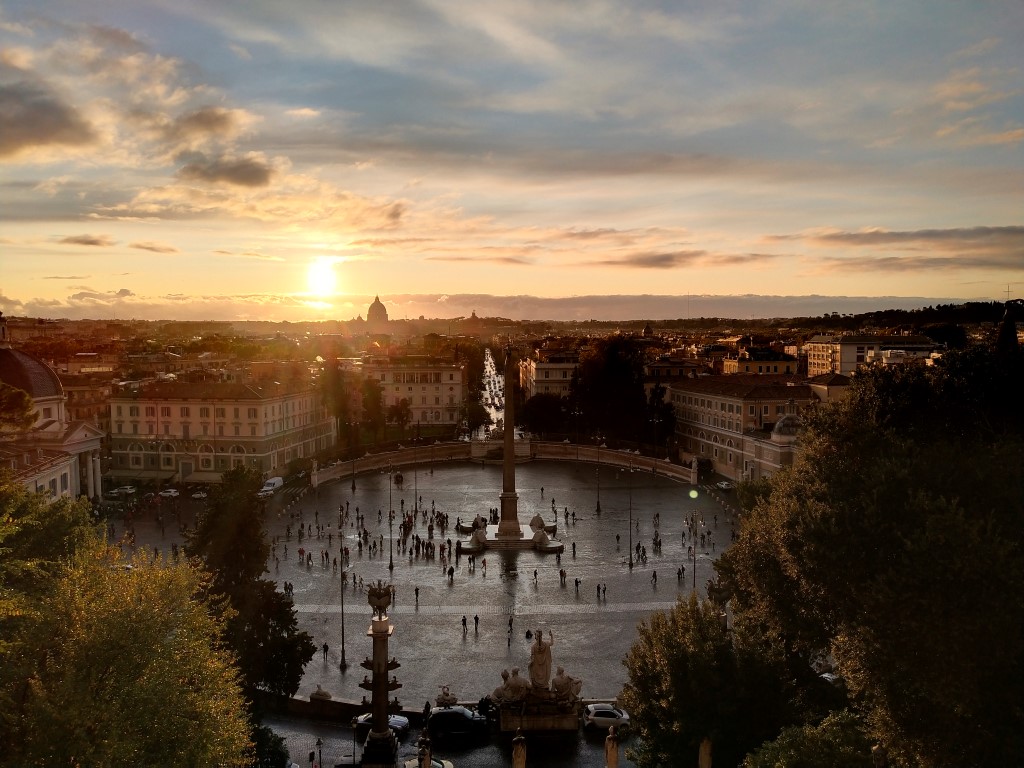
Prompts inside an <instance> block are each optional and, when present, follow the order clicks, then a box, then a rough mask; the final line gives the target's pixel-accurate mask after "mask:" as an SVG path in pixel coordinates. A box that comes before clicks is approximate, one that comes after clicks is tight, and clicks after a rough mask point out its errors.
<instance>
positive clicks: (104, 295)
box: [68, 288, 135, 303]
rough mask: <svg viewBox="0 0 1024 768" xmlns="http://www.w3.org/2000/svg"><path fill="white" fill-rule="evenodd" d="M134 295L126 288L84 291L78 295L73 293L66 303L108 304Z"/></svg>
mask: <svg viewBox="0 0 1024 768" xmlns="http://www.w3.org/2000/svg"><path fill="white" fill-rule="evenodd" d="M134 295H135V293H134V292H132V291H130V290H128V289H127V288H121V289H120V290H118V291H94V290H84V291H79V292H78V293H73V294H71V295H70V296H68V301H71V302H82V301H88V302H103V303H109V302H112V301H116V300H117V299H127V298H128V297H130V296H134Z"/></svg>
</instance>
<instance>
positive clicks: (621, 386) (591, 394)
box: [571, 335, 648, 441]
mask: <svg viewBox="0 0 1024 768" xmlns="http://www.w3.org/2000/svg"><path fill="white" fill-rule="evenodd" d="M574 384H575V389H574V390H573V392H572V395H571V399H572V401H573V402H575V403H578V404H579V407H580V409H581V410H582V412H583V416H582V417H581V423H584V424H586V426H587V428H588V430H590V431H599V432H601V433H603V434H604V435H606V436H607V437H610V438H615V439H619V440H630V441H638V440H640V439H641V438H642V437H643V435H644V434H645V432H646V430H645V421H646V420H647V418H648V415H647V414H648V409H647V398H646V396H645V395H644V353H643V347H642V346H641V344H640V340H639V339H638V338H634V337H630V336H618V335H616V336H609V337H607V338H604V339H597V340H596V341H595V342H594V343H593V344H592V345H591V346H590V347H588V348H587V349H586V350H584V352H583V353H582V354H581V355H580V365H579V376H578V377H576V378H575V379H574Z"/></svg>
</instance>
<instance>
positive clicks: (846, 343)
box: [804, 335, 939, 377]
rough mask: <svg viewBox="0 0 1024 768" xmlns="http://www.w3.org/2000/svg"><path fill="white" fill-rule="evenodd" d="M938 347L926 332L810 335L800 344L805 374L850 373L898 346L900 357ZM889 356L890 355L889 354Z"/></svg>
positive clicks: (923, 354) (925, 353)
mask: <svg viewBox="0 0 1024 768" xmlns="http://www.w3.org/2000/svg"><path fill="white" fill-rule="evenodd" d="M938 348H939V345H937V344H936V343H935V342H934V341H932V340H931V339H929V338H928V337H927V336H860V335H856V336H822V335H818V336H812V337H811V338H810V339H809V340H808V341H807V343H806V344H805V345H804V349H805V351H806V352H807V375H808V376H810V377H814V376H821V375H822V374H825V373H839V374H842V375H843V376H852V375H853V374H854V373H855V372H856V371H857V369H858V368H860V367H861V366H864V365H870V364H871V363H872V362H873V361H875V360H880V359H882V358H883V356H884V353H885V352H890V353H891V352H892V351H895V350H899V351H900V352H901V353H902V355H901V359H906V357H907V356H908V355H909V356H912V357H921V358H927V357H929V356H930V355H931V353H932V352H935V351H936V350H937V349H938ZM890 357H891V355H890Z"/></svg>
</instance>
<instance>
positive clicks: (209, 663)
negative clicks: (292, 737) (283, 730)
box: [0, 476, 251, 766]
mask: <svg viewBox="0 0 1024 768" xmlns="http://www.w3.org/2000/svg"><path fill="white" fill-rule="evenodd" d="M48 502H49V500H48V499H47V498H46V497H45V496H44V495H43V494H30V493H27V492H26V491H25V489H24V488H22V487H21V486H20V485H19V484H17V483H14V482H12V481H10V479H9V477H2V476H0V589H2V590H3V600H2V602H3V605H2V608H3V610H2V611H0V743H3V744H4V745H5V747H4V749H3V750H2V751H0V765H11V766H25V765H114V766H116V765H126V766H127V765H209V764H241V763H243V762H245V761H247V760H248V759H249V757H250V755H251V749H250V743H249V732H250V726H249V723H248V718H247V713H246V702H245V700H244V698H243V697H242V693H241V688H240V686H239V683H238V675H237V672H236V670H235V667H234V663H233V658H232V656H231V654H230V653H229V652H228V651H227V650H226V649H225V648H224V646H223V644H222V642H221V625H220V623H219V620H218V619H216V618H215V617H214V616H213V613H212V611H211V610H210V606H209V605H208V603H207V602H206V600H205V598H204V595H205V594H206V588H207V582H206V576H205V575H204V574H202V573H201V572H199V571H197V570H196V569H195V568H193V567H192V566H190V565H188V564H185V563H180V564H170V563H165V562H163V561H160V560H157V561H155V562H151V561H149V560H147V559H146V558H144V557H141V556H140V557H138V558H136V559H135V560H134V561H133V562H132V563H131V565H130V567H126V565H125V564H124V562H123V561H122V559H121V555H120V552H119V551H118V550H116V549H114V548H112V547H108V546H107V545H106V544H105V543H104V542H103V540H102V534H101V533H100V532H98V531H97V530H96V529H95V528H94V526H93V523H92V521H91V517H90V513H89V507H88V504H87V503H84V502H73V501H70V500H68V499H59V500H56V501H54V502H53V503H52V504H50V503H48Z"/></svg>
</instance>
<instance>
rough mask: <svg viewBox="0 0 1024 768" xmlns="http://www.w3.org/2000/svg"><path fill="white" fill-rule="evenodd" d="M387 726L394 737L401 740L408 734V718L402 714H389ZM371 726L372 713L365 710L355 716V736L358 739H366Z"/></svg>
mask: <svg viewBox="0 0 1024 768" xmlns="http://www.w3.org/2000/svg"><path fill="white" fill-rule="evenodd" d="M388 726H390V728H391V730H392V731H393V732H394V734H395V737H396V738H397V739H398V740H399V741H402V739H404V738H405V737H406V736H408V735H409V718H408V717H404V716H403V715H389V716H388ZM372 727H373V713H371V712H367V713H366V714H363V715H360V716H359V717H357V718H356V738H357V739H359V740H360V741H366V737H367V735H368V734H369V733H370V728H372Z"/></svg>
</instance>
